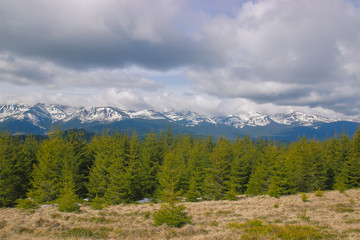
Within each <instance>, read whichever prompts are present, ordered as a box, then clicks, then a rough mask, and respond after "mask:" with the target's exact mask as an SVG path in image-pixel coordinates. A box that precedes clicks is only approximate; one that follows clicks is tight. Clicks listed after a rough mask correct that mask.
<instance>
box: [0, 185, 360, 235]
mask: <svg viewBox="0 0 360 240" xmlns="http://www.w3.org/2000/svg"><path fill="white" fill-rule="evenodd" d="M316 195H318V196H316ZM321 195H322V194H315V193H308V194H306V196H304V195H302V194H297V195H291V196H284V197H281V198H272V197H269V196H256V197H247V196H239V199H238V200H237V201H204V202H197V203H184V205H185V207H186V209H187V211H188V212H189V214H190V215H191V216H192V217H193V219H192V221H193V224H191V225H190V224H187V225H185V226H184V227H182V228H172V227H167V226H166V225H162V226H158V227H156V226H154V225H153V219H152V214H153V212H154V211H155V210H157V209H159V208H160V206H161V205H160V204H153V203H146V204H129V205H117V206H110V207H107V208H105V209H102V210H93V209H91V208H90V207H89V206H86V204H84V205H83V206H82V207H81V209H80V212H78V213H62V212H59V211H58V210H57V208H56V207H53V206H48V207H42V208H39V209H35V210H21V209H15V208H6V209H0V239H19V240H24V239H219V240H220V239H360V190H358V189H357V190H348V191H346V192H345V193H339V192H338V191H329V192H324V193H323V195H322V196H321ZM306 198H307V199H306Z"/></svg>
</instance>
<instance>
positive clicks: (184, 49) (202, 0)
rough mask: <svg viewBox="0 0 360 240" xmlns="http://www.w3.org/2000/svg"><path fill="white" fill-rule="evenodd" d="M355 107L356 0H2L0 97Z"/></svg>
mask: <svg viewBox="0 0 360 240" xmlns="http://www.w3.org/2000/svg"><path fill="white" fill-rule="evenodd" d="M14 102H21V103H29V104H32V103H37V102H45V103H57V104H66V105H72V106H104V105H111V106H117V107H120V108H122V109H125V110H129V109H131V110H140V109H145V108H149V109H154V110H158V111H167V110H171V109H174V110H177V111H185V110H191V111H196V112H198V113H201V114H208V115H218V114H238V113H244V112H266V113H274V112H291V111H303V112H307V113H315V114H321V115H325V116H329V117H336V118H346V117H353V116H359V114H360V0H296V1H295V0H256V1H255V0H254V1H250V0H151V1H150V0H76V1H73V0H51V1H48V0H0V103H2V104H4V103H14Z"/></svg>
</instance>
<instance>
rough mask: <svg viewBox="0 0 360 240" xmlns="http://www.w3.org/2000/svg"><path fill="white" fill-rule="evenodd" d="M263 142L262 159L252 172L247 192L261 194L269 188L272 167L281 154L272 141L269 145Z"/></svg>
mask: <svg viewBox="0 0 360 240" xmlns="http://www.w3.org/2000/svg"><path fill="white" fill-rule="evenodd" d="M260 142H261V150H258V151H261V153H260V156H262V157H261V159H260V160H259V162H258V163H257V165H256V168H255V171H254V172H253V173H252V174H251V176H250V180H249V183H248V188H247V190H246V192H245V193H246V194H250V195H260V194H264V193H266V192H267V191H268V190H269V185H270V177H271V174H272V172H271V169H272V166H273V165H274V163H275V160H276V158H277V156H278V154H279V152H278V148H277V146H276V145H274V144H272V143H270V142H269V143H268V144H267V146H262V144H263V141H260Z"/></svg>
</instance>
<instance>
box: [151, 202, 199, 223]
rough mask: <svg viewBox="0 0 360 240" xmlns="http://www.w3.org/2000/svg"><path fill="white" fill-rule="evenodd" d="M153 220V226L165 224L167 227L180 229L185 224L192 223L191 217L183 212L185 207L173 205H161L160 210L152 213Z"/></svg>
mask: <svg viewBox="0 0 360 240" xmlns="http://www.w3.org/2000/svg"><path fill="white" fill-rule="evenodd" d="M153 219H154V225H155V226H159V225H163V224H166V225H168V226H169V227H179V228H180V227H182V226H184V225H185V224H187V223H189V224H191V223H192V221H191V219H192V217H191V216H189V215H188V213H187V212H186V211H185V206H184V205H178V206H176V205H175V204H174V203H169V204H163V205H162V206H161V208H160V209H159V210H158V211H156V212H155V213H154V216H153Z"/></svg>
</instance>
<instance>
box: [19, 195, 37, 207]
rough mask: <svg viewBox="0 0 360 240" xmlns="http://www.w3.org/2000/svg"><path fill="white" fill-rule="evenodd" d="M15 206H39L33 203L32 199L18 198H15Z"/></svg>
mask: <svg viewBox="0 0 360 240" xmlns="http://www.w3.org/2000/svg"><path fill="white" fill-rule="evenodd" d="M16 207H17V208H20V209H37V208H39V204H37V203H35V202H34V201H33V200H31V199H29V198H26V199H20V198H19V199H18V200H16Z"/></svg>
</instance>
